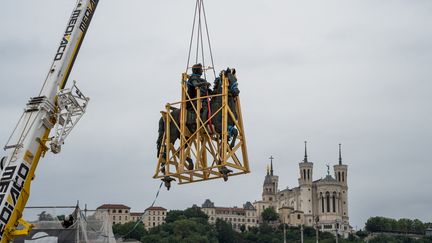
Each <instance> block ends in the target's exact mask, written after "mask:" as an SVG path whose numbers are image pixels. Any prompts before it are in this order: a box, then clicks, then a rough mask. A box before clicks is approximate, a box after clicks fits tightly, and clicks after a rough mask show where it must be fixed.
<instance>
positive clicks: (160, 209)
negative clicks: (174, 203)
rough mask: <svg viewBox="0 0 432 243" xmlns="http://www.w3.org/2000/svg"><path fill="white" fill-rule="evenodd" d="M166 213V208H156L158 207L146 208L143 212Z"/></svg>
mask: <svg viewBox="0 0 432 243" xmlns="http://www.w3.org/2000/svg"><path fill="white" fill-rule="evenodd" d="M152 210H155V211H167V210H166V208H163V207H158V206H154V207H148V208H147V209H146V210H145V211H152Z"/></svg>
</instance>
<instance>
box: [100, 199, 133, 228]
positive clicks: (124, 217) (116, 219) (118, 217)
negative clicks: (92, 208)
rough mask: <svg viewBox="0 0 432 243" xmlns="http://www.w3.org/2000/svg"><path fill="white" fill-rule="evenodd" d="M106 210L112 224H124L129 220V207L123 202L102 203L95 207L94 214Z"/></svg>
mask: <svg viewBox="0 0 432 243" xmlns="http://www.w3.org/2000/svg"><path fill="white" fill-rule="evenodd" d="M104 211H105V212H108V216H109V218H110V220H111V222H112V224H113V225H114V224H124V223H127V222H130V221H131V217H130V207H128V206H126V205H123V204H103V205H101V206H99V207H98V208H96V213H95V216H96V218H98V216H99V215H100V214H101V213H102V212H104Z"/></svg>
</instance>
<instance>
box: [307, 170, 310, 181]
mask: <svg viewBox="0 0 432 243" xmlns="http://www.w3.org/2000/svg"><path fill="white" fill-rule="evenodd" d="M307 176H308V180H309V179H310V170H309V169H308V173H307Z"/></svg>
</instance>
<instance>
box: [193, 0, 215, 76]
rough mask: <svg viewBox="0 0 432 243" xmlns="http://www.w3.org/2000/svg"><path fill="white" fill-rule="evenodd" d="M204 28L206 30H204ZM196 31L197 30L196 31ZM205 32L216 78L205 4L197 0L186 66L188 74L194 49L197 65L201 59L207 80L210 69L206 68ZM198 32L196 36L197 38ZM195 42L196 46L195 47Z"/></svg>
mask: <svg viewBox="0 0 432 243" xmlns="http://www.w3.org/2000/svg"><path fill="white" fill-rule="evenodd" d="M203 28H204V29H205V30H203ZM195 29H196V30H195ZM203 31H205V36H206V37H207V47H208V49H209V55H210V60H211V69H213V75H214V78H216V71H215V68H214V59H213V52H212V49H211V44H210V35H209V30H208V24H207V16H206V13H205V9H204V2H203V0H196V3H195V12H194V19H193V23H192V33H191V38H190V42H189V50H188V59H187V64H186V72H187V71H188V69H189V67H190V60H191V52H192V48H194V49H195V58H194V59H195V63H199V60H200V59H201V63H202V65H203V67H204V78H205V79H206V78H207V77H206V70H207V69H209V68H207V69H206V68H205V52H204V46H205V41H204V38H203ZM195 32H196V36H195ZM194 40H195V42H196V43H195V44H196V46H193V44H194Z"/></svg>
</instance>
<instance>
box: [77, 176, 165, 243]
mask: <svg viewBox="0 0 432 243" xmlns="http://www.w3.org/2000/svg"><path fill="white" fill-rule="evenodd" d="M162 185H163V182H161V183H160V185H159V188H158V190H157V192H156V196H155V198H154V199H153V202H152V204H151V205H150V208H151V207H153V206H154V204H155V203H156V200H157V198H158V197H159V193H160V190H161V188H162ZM146 213H147V211H144V213H143V214H142V215H141V217H139V219H138V220H137V222H136V223H135V225H134V226H133V227H132V229H131V230H129V231H128V232H127V233H126V234H124V235H121V236H119V238H124V237H126V236H128V235H129V234H130V233H132V232H133V231H134V230H135V229H136V227H138V225H140V224H141V223H143V218H144V216H145V214H146ZM81 215H82V216H83V218H84V220H85V221H86V222H87V218H86V217H85V216H84V215H83V214H81ZM88 227H89V228H90V230H91V231H93V232H95V233H96V234H98V235H99V236H102V237H105V238H109V236H107V235H104V234H101V233H100V232H99V231H98V230H96V229H94V228H92V227H90V226H88Z"/></svg>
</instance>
